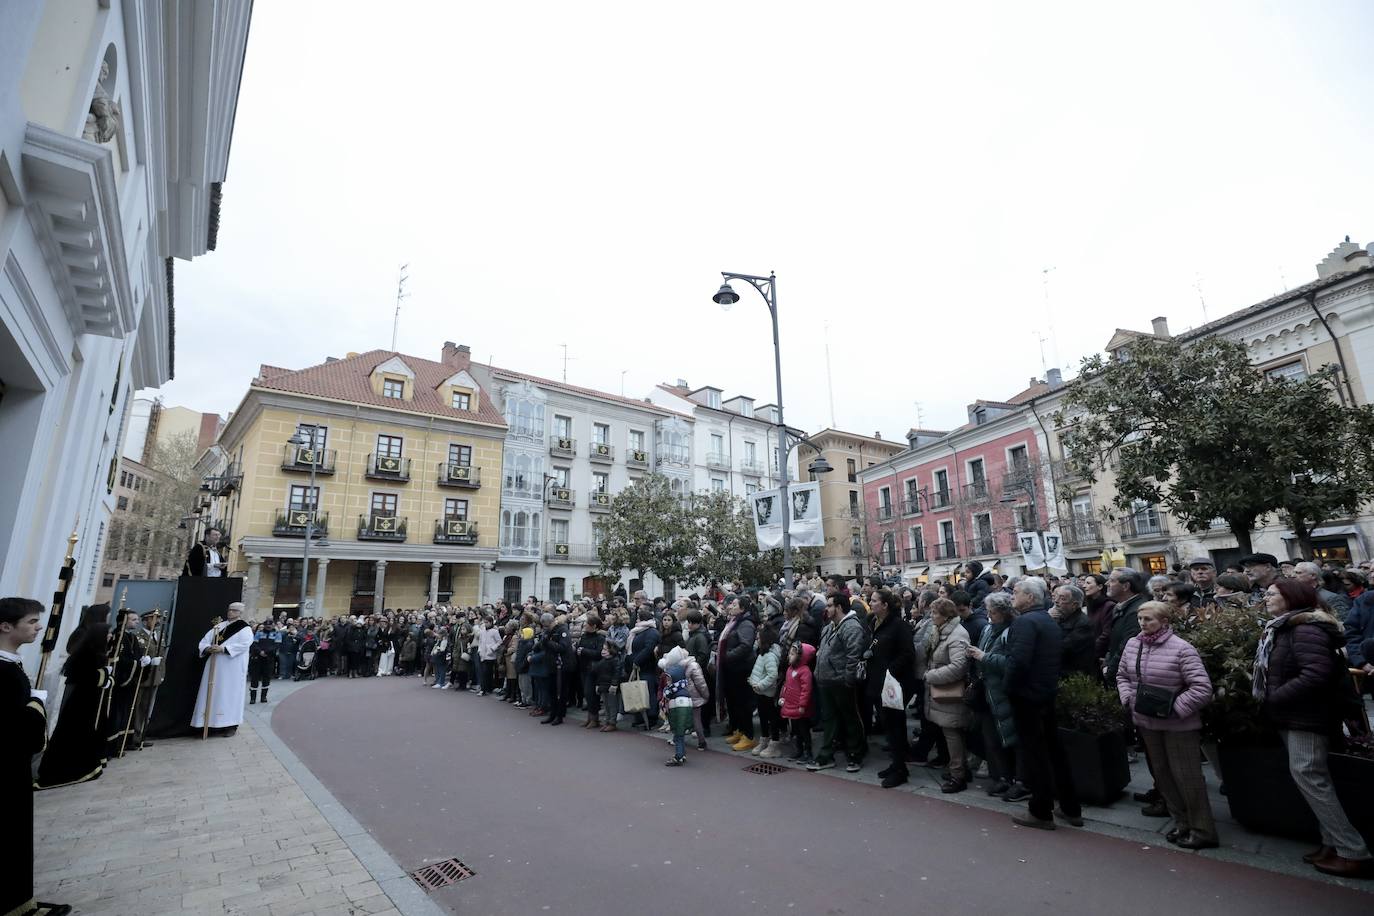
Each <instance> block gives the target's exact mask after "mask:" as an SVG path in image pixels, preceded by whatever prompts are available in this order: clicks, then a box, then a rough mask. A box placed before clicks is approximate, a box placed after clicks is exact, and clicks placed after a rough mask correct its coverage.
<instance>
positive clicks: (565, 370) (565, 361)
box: [559, 344, 577, 382]
mask: <svg viewBox="0 0 1374 916" xmlns="http://www.w3.org/2000/svg"><path fill="white" fill-rule="evenodd" d="M559 346H560V347H562V348H563V381H565V382H566V381H567V380H568V360H572V361H574V362H576V361H577V357H576V356H569V355H568V345H567V344H559Z"/></svg>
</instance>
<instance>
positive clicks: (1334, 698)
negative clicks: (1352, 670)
mask: <svg viewBox="0 0 1374 916" xmlns="http://www.w3.org/2000/svg"><path fill="white" fill-rule="evenodd" d="M1348 619H1349V618H1347V620H1348ZM1269 627H1270V628H1272V629H1273V631H1274V634H1273V637H1274V639H1273V645H1272V647H1271V648H1270V652H1269V665H1268V666H1267V667H1266V668H1265V683H1264V701H1263V709H1264V714H1265V715H1266V716H1267V717H1268V718H1269V720H1270V721H1271V722H1273V723H1274V725H1276V726H1277V727H1278V728H1282V729H1291V730H1294V731H1303V732H1317V733H1318V734H1324V735H1331V734H1335V733H1336V731H1337V730H1338V729H1339V728H1340V724H1341V709H1342V705H1343V704H1342V698H1343V695H1344V691H1343V688H1344V683H1345V678H1346V677H1348V675H1346V673H1345V664H1346V661H1345V659H1343V658H1338V656H1337V654H1336V653H1337V650H1338V649H1340V646H1341V627H1340V624H1339V623H1338V622H1337V621H1336V618H1335V617H1332V616H1331V615H1330V614H1328V613H1327V612H1326V611H1317V610H1312V611H1298V612H1296V613H1290V614H1285V615H1284V616H1282V617H1280V618H1278V619H1276V620H1274V621H1272V622H1270V624H1269Z"/></svg>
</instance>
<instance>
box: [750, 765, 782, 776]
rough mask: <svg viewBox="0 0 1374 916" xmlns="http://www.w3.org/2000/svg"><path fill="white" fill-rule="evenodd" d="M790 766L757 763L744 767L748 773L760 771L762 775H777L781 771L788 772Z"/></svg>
mask: <svg viewBox="0 0 1374 916" xmlns="http://www.w3.org/2000/svg"><path fill="white" fill-rule="evenodd" d="M788 769H789V768H788V767H785V766H781V765H779V764H776V763H755V764H751V765H749V766H747V767H745V768H744V772H746V773H758V774H759V775H760V776H776V775H778V774H779V773H786V772H787V770H788Z"/></svg>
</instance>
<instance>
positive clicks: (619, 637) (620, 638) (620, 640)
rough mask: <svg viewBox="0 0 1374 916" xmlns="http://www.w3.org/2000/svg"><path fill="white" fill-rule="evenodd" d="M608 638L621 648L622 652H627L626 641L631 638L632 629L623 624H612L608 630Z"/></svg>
mask: <svg viewBox="0 0 1374 916" xmlns="http://www.w3.org/2000/svg"><path fill="white" fill-rule="evenodd" d="M606 638H607V639H609V640H610V641H611V642H613V643H615V644H616V645H617V646H619V647H620V651H621V652H624V651H625V640H627V639H629V638H630V628H629V627H627V626H625V624H623V623H615V624H611V625H610V626H609V627H607V628H606Z"/></svg>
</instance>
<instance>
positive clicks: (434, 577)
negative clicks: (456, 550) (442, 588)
mask: <svg viewBox="0 0 1374 916" xmlns="http://www.w3.org/2000/svg"><path fill="white" fill-rule="evenodd" d="M443 565H444V564H442V563H440V562H439V561H438V560H435V561H434V562H433V563H430V564H429V603H430V604H438V603H439V569H440V567H442V566H443Z"/></svg>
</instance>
